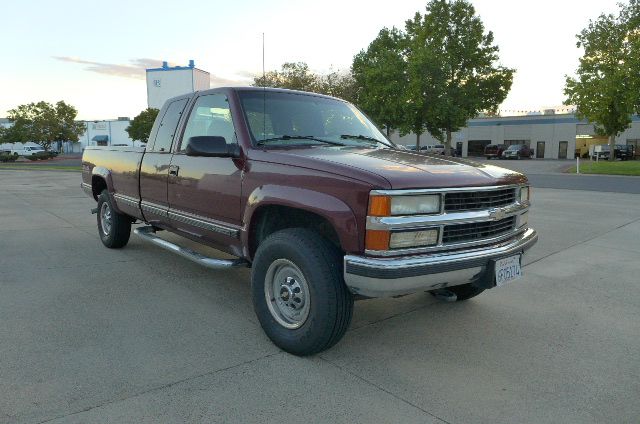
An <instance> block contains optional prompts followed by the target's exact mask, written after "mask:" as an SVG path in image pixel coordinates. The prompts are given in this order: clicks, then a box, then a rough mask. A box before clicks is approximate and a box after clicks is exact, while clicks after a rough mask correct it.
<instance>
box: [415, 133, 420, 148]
mask: <svg viewBox="0 0 640 424" xmlns="http://www.w3.org/2000/svg"><path fill="white" fill-rule="evenodd" d="M419 151H420V133H419V132H416V152H419Z"/></svg>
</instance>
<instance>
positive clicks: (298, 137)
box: [256, 134, 345, 146]
mask: <svg viewBox="0 0 640 424" xmlns="http://www.w3.org/2000/svg"><path fill="white" fill-rule="evenodd" d="M281 140H313V141H319V142H321V143H326V144H332V145H334V146H345V144H343V143H338V142H336V141H330V140H323V139H322V138H317V137H314V136H312V135H286V134H285V135H281V136H279V137H271V138H265V139H264V140H258V142H256V145H258V146H261V145H263V144H267V143H269V142H270V141H281Z"/></svg>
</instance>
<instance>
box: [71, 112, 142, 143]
mask: <svg viewBox="0 0 640 424" xmlns="http://www.w3.org/2000/svg"><path fill="white" fill-rule="evenodd" d="M130 123H131V121H130V120H129V118H126V117H122V118H118V119H103V120H97V121H84V124H85V125H86V129H87V130H86V131H85V133H84V134H82V135H81V136H80V139H79V141H80V144H81V145H82V147H85V146H113V145H121V146H134V145H135V146H138V145H139V142H137V141H136V142H135V143H134V141H133V140H131V138H129V133H127V131H126V129H127V127H128V126H129V124H130Z"/></svg>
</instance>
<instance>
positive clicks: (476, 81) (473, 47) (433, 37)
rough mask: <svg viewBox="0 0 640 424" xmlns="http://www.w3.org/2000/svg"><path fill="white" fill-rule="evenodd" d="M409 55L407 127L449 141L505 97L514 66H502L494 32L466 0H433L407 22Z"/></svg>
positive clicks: (407, 56) (406, 32)
mask: <svg viewBox="0 0 640 424" xmlns="http://www.w3.org/2000/svg"><path fill="white" fill-rule="evenodd" d="M404 36H405V43H404V48H405V55H406V61H407V80H408V87H407V93H406V95H405V101H406V103H407V105H410V106H411V109H410V110H411V111H412V113H411V114H409V115H408V116H407V122H406V123H405V125H404V127H405V130H406V127H407V126H408V127H410V128H411V129H412V130H413V131H415V130H417V129H418V128H419V126H420V125H424V127H425V128H426V129H427V130H428V131H429V132H430V133H431V135H433V136H434V137H435V138H437V139H439V140H441V141H443V142H444V143H445V146H446V149H445V153H446V154H447V155H448V154H450V148H451V135H452V133H453V132H455V131H458V130H459V129H460V128H462V127H464V126H465V125H466V122H467V121H468V120H469V119H471V118H473V117H475V116H477V115H478V113H479V112H481V111H495V110H496V109H497V107H498V105H499V104H500V103H502V102H503V101H504V99H505V98H506V97H507V94H508V92H509V90H510V89H511V84H512V82H513V74H514V72H515V71H514V70H513V69H510V68H506V67H504V66H500V65H498V64H497V62H498V59H499V57H498V52H499V48H498V46H497V45H495V44H494V38H493V33H492V32H491V31H489V32H485V29H484V25H483V23H482V21H481V20H480V17H479V16H477V15H476V13H475V9H474V7H473V6H472V5H471V3H469V2H468V1H466V0H453V1H448V0H432V1H430V2H429V3H428V4H427V7H426V13H425V14H424V15H422V14H420V13H416V14H415V16H414V18H413V19H410V20H408V21H407V22H406V27H405V34H404Z"/></svg>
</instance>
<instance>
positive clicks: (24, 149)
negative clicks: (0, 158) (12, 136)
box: [11, 143, 46, 156]
mask: <svg viewBox="0 0 640 424" xmlns="http://www.w3.org/2000/svg"><path fill="white" fill-rule="evenodd" d="M17 144H18V143H16V145H17ZM44 152H46V150H45V149H44V147H42V146H38V145H31V146H25V145H22V146H17V147H16V146H14V148H12V149H11V153H12V154H14V155H16V156H32V155H37V154H42V153H44Z"/></svg>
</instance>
